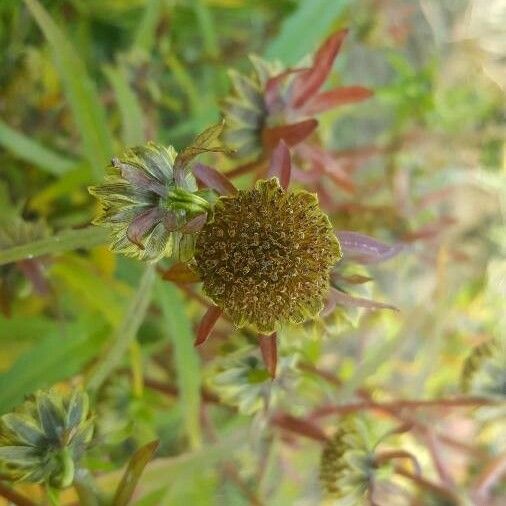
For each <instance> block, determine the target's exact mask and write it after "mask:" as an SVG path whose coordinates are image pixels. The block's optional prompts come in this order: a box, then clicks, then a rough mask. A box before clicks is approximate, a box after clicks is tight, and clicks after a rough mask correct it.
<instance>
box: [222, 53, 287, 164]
mask: <svg viewBox="0 0 506 506" xmlns="http://www.w3.org/2000/svg"><path fill="white" fill-rule="evenodd" d="M250 59H251V63H252V64H253V72H252V74H251V75H250V76H247V75H244V74H239V73H238V72H236V71H230V78H231V81H232V94H231V95H230V96H229V97H227V98H226V99H225V104H224V108H223V113H224V116H225V118H226V124H227V127H226V129H225V133H224V140H225V142H226V143H227V144H228V145H229V146H231V147H232V148H234V151H235V152H236V154H237V155H238V156H239V157H249V156H252V155H258V154H259V153H260V151H261V150H262V141H261V138H262V130H263V129H264V127H265V126H266V124H267V121H268V119H269V111H268V106H267V102H266V98H265V89H266V86H267V82H268V81H269V79H272V78H273V77H274V76H276V75H278V74H280V73H281V72H282V71H283V66H282V65H281V63H278V62H273V63H271V62H269V61H266V60H264V59H262V58H259V57H258V56H251V57H250Z"/></svg>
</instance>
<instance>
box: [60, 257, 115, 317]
mask: <svg viewBox="0 0 506 506" xmlns="http://www.w3.org/2000/svg"><path fill="white" fill-rule="evenodd" d="M51 273H52V275H53V276H55V277H56V278H58V279H59V280H61V281H63V282H64V283H65V285H66V286H67V287H69V288H70V289H71V290H72V291H73V292H74V293H76V294H77V296H78V301H79V302H80V304H82V306H85V307H88V308H89V309H90V310H91V311H95V312H97V313H99V314H102V315H103V317H104V319H105V320H106V321H107V322H108V323H109V324H110V325H111V326H117V325H119V323H120V321H121V318H122V316H123V307H124V304H123V300H122V299H123V298H122V297H120V294H119V293H118V283H116V282H109V283H105V280H104V278H103V277H102V276H100V275H99V274H98V272H97V270H96V269H95V266H94V264H92V263H91V262H89V261H87V260H85V259H84V258H80V257H78V256H76V255H67V256H65V257H63V258H61V259H60V260H59V261H58V262H56V263H55V264H54V265H53V266H52V267H51Z"/></svg>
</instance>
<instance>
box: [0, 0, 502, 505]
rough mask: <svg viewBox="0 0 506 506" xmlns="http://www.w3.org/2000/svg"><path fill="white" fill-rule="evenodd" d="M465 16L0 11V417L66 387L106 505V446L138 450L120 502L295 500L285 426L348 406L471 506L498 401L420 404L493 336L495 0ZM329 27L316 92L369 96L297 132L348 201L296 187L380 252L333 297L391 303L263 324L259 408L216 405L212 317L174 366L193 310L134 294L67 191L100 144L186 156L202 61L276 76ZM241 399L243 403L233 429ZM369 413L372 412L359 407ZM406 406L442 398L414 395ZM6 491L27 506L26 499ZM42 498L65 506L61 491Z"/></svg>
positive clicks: (295, 450) (321, 9)
mask: <svg viewBox="0 0 506 506" xmlns="http://www.w3.org/2000/svg"><path fill="white" fill-rule="evenodd" d="M485 3H486V4H487V5H486V7H484V4H483V2H480V1H478V0H475V1H471V2H468V1H464V0H457V1H450V0H448V1H442V2H432V1H428V0H427V1H426V0H419V1H414V0H413V1H408V0H404V1H403V0H354V1H353V2H352V1H349V0H311V1H310V0H300V1H298V2H297V1H293V0H280V1H276V2H272V1H267V0H255V1H253V0H186V1H185V0H87V1H84V0H38V1H37V0H25V1H23V2H20V1H18V0H3V1H2V2H1V3H0V176H1V177H0V264H4V265H2V266H1V267H0V269H1V271H0V283H1V284H0V308H1V314H0V343H1V353H0V413H2V414H3V413H5V412H8V411H9V410H11V409H12V408H13V407H14V406H16V405H17V404H19V403H20V402H21V401H22V400H23V398H24V396H25V395H28V394H31V393H33V392H35V391H36V390H37V389H40V388H46V387H49V386H51V385H53V384H55V383H57V384H58V385H59V388H61V389H62V390H66V389H68V388H69V386H72V385H80V384H82V383H83V382H84V381H85V380H86V381H88V379H89V378H91V379H89V385H90V389H91V391H92V393H93V394H94V403H93V404H94V409H95V411H96V413H97V415H96V416H97V418H96V420H97V431H96V434H95V442H94V447H92V448H91V450H90V451H89V452H88V455H87V457H86V459H87V460H86V463H87V465H88V467H89V468H90V469H91V470H92V472H93V473H94V474H95V475H96V476H97V477H98V483H99V485H100V487H102V488H103V490H106V491H109V492H110V493H111V494H112V493H113V492H114V490H115V489H116V486H117V485H118V483H119V479H120V476H121V474H120V471H119V470H120V469H121V468H122V466H123V465H125V463H126V462H127V461H128V459H129V458H130V457H131V455H132V453H133V452H134V451H135V450H136V449H138V448H140V447H142V445H144V444H146V443H148V442H150V441H152V440H154V439H159V440H160V444H159V447H158V449H157V453H156V456H157V458H156V459H155V460H153V461H152V463H151V464H148V466H147V468H146V470H145V472H144V474H143V477H142V479H141V484H140V486H139V487H138V490H137V493H136V496H135V499H134V502H133V503H134V504H137V505H139V506H140V505H144V506H147V505H159V504H182V503H183V501H185V502H188V503H192V504H231V505H240V504H269V505H278V504H279V505H291V504H300V505H305V504H308V505H309V504H317V503H318V502H319V501H320V500H321V490H320V485H319V483H318V465H319V455H320V453H321V442H319V441H317V439H318V437H316V438H315V437H311V433H310V432H311V431H310V430H309V429H308V427H307V426H304V424H302V423H300V420H304V421H307V422H308V423H309V422H311V423H314V424H316V425H317V426H318V427H319V428H320V429H321V430H322V431H323V432H324V433H326V434H332V433H333V431H334V429H335V427H336V425H337V423H338V420H339V417H340V415H341V414H342V413H344V412H347V411H364V412H367V415H366V416H367V417H369V419H370V420H372V421H373V422H372V424H373V425H374V426H375V427H376V430H377V432H378V433H379V434H381V433H384V432H386V431H388V430H391V429H392V428H394V427H395V426H396V424H398V423H401V422H403V423H408V424H409V423H410V424H412V425H413V426H414V427H415V429H413V430H411V431H408V432H407V433H403V434H401V435H398V436H395V437H394V440H393V442H392V443H391V444H392V445H393V446H394V447H402V448H405V449H409V450H410V451H412V452H413V453H415V454H416V456H417V458H418V459H419V461H420V463H421V464H422V466H423V472H424V475H425V476H426V477H427V479H430V480H433V481H434V482H439V481H442V482H443V484H445V485H447V486H449V487H450V488H452V489H453V490H456V491H457V494H458V495H459V497H463V498H465V499H461V500H462V501H463V502H462V504H474V503H471V502H469V501H471V500H472V497H473V495H472V494H473V493H475V494H476V493H478V492H479V493H483V487H482V488H481V489H479V486H480V483H481V485H483V482H480V481H479V480H480V479H481V480H484V479H485V478H486V475H484V474H483V473H484V472H485V470H486V469H487V465H492V464H490V463H493V462H504V452H505V451H506V447H505V444H504V443H505V438H504V426H502V429H501V416H504V409H503V408H504V406H503V405H502V411H501V406H496V405H494V406H492V407H491V406H482V405H481V403H480V402H476V403H474V404H473V403H466V402H463V403H462V405H460V404H459V403H458V402H456V403H455V404H454V405H453V404H452V403H451V402H449V403H446V402H444V399H455V398H457V399H458V398H459V396H460V395H461V394H460V375H461V370H462V366H463V363H464V360H465V358H466V357H467V356H468V354H469V352H470V350H471V349H472V348H473V347H474V346H476V345H479V344H480V343H483V342H486V341H488V340H489V339H491V338H496V339H504V333H505V331H506V327H505V325H506V321H505V319H504V318H505V317H504V314H505V309H506V307H505V302H504V297H505V295H506V293H505V286H506V282H505V279H506V278H505V276H506V261H505V260H504V258H505V256H504V255H505V253H506V242H505V234H504V219H505V212H506V211H505V210H506V193H505V192H506V184H505V177H506V164H505V157H504V108H503V105H504V95H503V92H504V86H505V84H506V81H505V70H504V64H503V63H504V51H505V49H506V48H505V43H504V41H505V40H506V39H505V37H504V33H501V29H503V28H504V26H505V25H506V15H505V11H504V5H502V6H501V1H500V0H499V1H497V2H485ZM343 27H348V28H349V29H350V33H349V36H348V38H347V40H346V43H345V45H344V48H343V50H342V52H341V54H340V56H339V58H338V60H337V62H336V64H335V67H334V70H333V73H332V76H331V78H330V83H331V84H332V85H338V84H339V85H349V84H356V83H359V84H361V85H364V86H367V87H369V88H371V89H373V90H374V92H375V95H374V97H373V98H371V99H369V100H367V101H364V102H362V103H360V104H353V105H347V106H344V107H342V108H339V109H336V110H333V111H332V112H329V113H326V114H324V115H322V116H321V117H319V135H320V136H321V138H322V140H323V142H324V144H325V146H326V148H327V150H328V151H329V152H330V153H331V154H332V157H333V158H334V160H336V161H337V163H338V166H339V167H340V168H341V169H342V170H344V171H346V173H347V174H348V175H349V176H350V177H351V179H352V180H353V183H354V189H353V191H351V192H350V191H347V190H346V189H343V188H339V186H336V185H335V184H333V183H332V181H331V178H329V177H328V175H327V176H325V177H323V178H322V181H321V182H320V183H318V185H317V187H315V188H313V191H318V193H319V197H320V201H321V203H322V207H324V208H325V209H326V211H327V212H328V213H329V214H330V216H331V218H332V221H333V223H334V225H335V226H336V228H338V229H344V230H354V231H358V232H363V233H367V234H369V235H372V236H374V237H376V238H377V239H380V240H383V241H384V242H387V243H402V244H403V245H404V250H403V252H402V253H401V254H400V255H398V256H396V257H395V258H393V259H391V260H389V261H388V262H386V263H382V264H380V265H378V266H373V267H367V268H366V267H363V268H361V270H357V269H355V270H353V269H352V271H353V272H352V274H355V275H356V274H360V275H363V276H372V277H373V278H374V281H373V282H372V283H366V284H361V285H357V286H356V287H355V290H356V291H355V293H356V294H358V295H361V296H366V297H372V296H374V297H375V298H376V299H379V300H384V301H387V302H389V303H391V304H395V305H396V306H397V307H398V308H399V309H400V312H399V313H392V312H389V311H384V312H371V311H364V310H359V309H355V310H346V311H336V312H335V314H334V316H332V317H331V318H330V319H326V320H325V321H322V322H317V323H314V324H310V325H306V326H304V327H302V328H300V329H297V330H295V329H288V330H286V332H284V333H283V335H281V336H280V346H281V355H282V357H283V360H284V359H285V358H286V361H287V362H286V368H287V370H289V371H291V373H292V374H294V376H295V378H292V379H293V381H292V379H290V380H286V381H285V379H284V377H282V378H281V377H280V379H279V381H278V380H276V381H277V383H276V384H273V385H271V386H268V388H267V390H268V391H269V392H270V395H271V397H272V398H274V397H275V398H276V404H275V405H274V406H273V407H270V406H265V405H263V404H262V402H263V401H262V399H264V396H265V395H266V394H265V392H263V391H260V390H261V389H257V390H255V391H254V392H252V391H251V389H250V390H248V388H250V386H248V385H246V391H245V392H242V393H241V392H239V393H238V392H237V389H238V388H239V387H240V386H241V383H240V382H241V381H243V379H241V378H242V377H241V376H240V374H239V373H238V376H237V377H235V379H234V380H233V382H232V383H230V384H229V385H228V386H227V384H224V383H223V378H222V380H221V384H220V383H219V381H218V384H219V386H216V384H215V383H213V382H214V381H215V379H216V374H217V372H216V371H217V370H231V368H232V365H231V364H235V363H236V362H234V360H236V357H235V355H234V353H243V352H244V349H245V347H247V346H250V345H252V344H254V341H253V340H252V338H251V337H250V336H248V335H245V334H244V333H241V332H237V331H234V329H233V328H232V327H231V326H230V325H228V324H227V323H226V322H222V323H220V324H219V325H218V327H217V329H216V331H215V335H214V336H213V338H212V339H211V340H210V341H209V342H208V343H206V345H205V346H204V347H203V348H202V349H199V350H196V349H195V348H194V347H193V336H194V332H195V328H196V325H197V323H198V321H199V319H200V317H201V316H202V314H203V312H204V307H203V306H202V304H201V303H200V301H199V298H198V296H196V295H195V292H194V291H193V289H191V288H188V287H187V286H176V285H175V284H170V283H167V282H162V281H160V280H159V279H156V280H155V279H154V278H155V276H154V274H153V271H151V270H149V269H147V270H143V269H144V267H143V266H142V265H140V263H139V262H137V261H135V260H132V259H127V258H124V257H119V256H116V255H114V254H113V253H111V252H110V251H109V250H108V249H107V247H106V246H105V245H104V243H105V235H104V233H103V232H102V231H101V230H100V229H88V228H86V229H84V230H81V229H82V228H83V227H85V226H86V225H87V224H89V223H90V221H91V220H92V218H93V216H94V215H95V213H96V205H95V202H94V201H93V199H92V197H91V196H90V195H89V194H88V192H87V187H88V186H89V185H90V184H94V183H97V182H99V181H100V180H101V178H102V176H103V173H104V168H105V166H106V165H107V163H108V161H109V159H110V157H111V156H113V155H114V154H116V153H118V152H119V151H121V149H122V148H123V147H125V146H131V145H135V144H142V143H144V142H145V141H147V140H151V139H152V140H156V141H157V142H160V143H162V144H167V145H169V144H172V145H174V146H175V147H176V148H177V149H179V148H181V147H183V146H186V145H188V144H189V142H190V141H191V140H192V139H193V137H194V136H195V134H197V133H198V132H199V131H201V130H202V129H203V128H205V127H207V126H208V125H209V124H211V123H213V122H215V121H216V120H217V119H218V117H219V109H220V101H221V100H222V99H223V98H224V96H225V95H226V94H227V92H228V89H229V78H228V76H227V69H229V68H235V69H237V70H239V71H248V69H249V67H248V65H249V64H248V60H247V55H248V54H250V53H257V54H259V55H262V56H265V57H267V58H269V59H279V60H281V61H282V62H283V63H284V64H286V65H291V64H296V63H297V62H299V61H300V60H301V59H302V58H303V57H304V56H305V55H307V54H310V53H312V52H313V51H314V50H315V49H316V48H317V47H318V45H319V44H320V43H321V41H322V40H323V38H324V37H325V36H326V35H327V34H329V33H330V32H331V31H333V30H335V29H338V28H343ZM211 159H212V160H213V161H214V164H215V165H216V166H219V168H220V169H221V170H222V171H223V172H227V171H229V170H232V169H233V167H234V163H233V162H232V161H231V160H230V159H227V158H226V157H224V156H221V155H216V156H214V155H213V156H211ZM235 183H236V184H237V186H239V187H244V188H246V187H248V186H249V185H250V184H251V176H250V175H244V176H241V177H240V178H238V179H236V180H235ZM39 255H43V256H42V257H40V256H39ZM34 257H37V259H42V260H40V261H39V260H38V261H37V262H30V260H32V259H33V258H34ZM111 346H112V347H111ZM122 346H123V347H125V350H122V349H121V347H122ZM118 349H119V351H118ZM111 350H116V352H117V353H116V354H114V352H113V351H111ZM126 350H128V351H127V353H126V354H122V353H121V351H126ZM294 357H296V358H297V364H298V365H297V368H296V370H295V369H294V368H295V367H296V366H295V365H294V364H292V363H290V360H292V361H293V360H294ZM104 364H105V365H104ZM114 366H118V367H117V369H116V371H115V372H114V373H113V374H111V375H110V374H109V373H110V372H111V370H112V369H113V368H115V367H114ZM104 368H105V369H104ZM294 371H296V372H294ZM280 376H282V375H281V374H280ZM213 378H214V379H213ZM234 382H235V383H234ZM243 386H244V385H243ZM278 386H279V387H281V388H279V392H277V391H276V389H277V388H278ZM226 388H229V391H227V390H226ZM213 389H214V390H213ZM364 392H367V395H368V396H369V397H368V398H367V399H368V400H367V399H366V400H364V397H363V393H364ZM479 393H480V392H475V394H476V395H477V396H478V397H479ZM247 395H250V396H253V397H254V400H255V402H257V401H258V402H257V404H255V403H253V405H254V406H256V407H255V408H254V409H253V408H252V409H246V410H245V411H246V413H244V414H243V413H240V412H238V411H237V406H238V405H239V406H240V405H241V402H243V401H244V396H247ZM238 396H239V397H238ZM241 396H243V397H241ZM480 398H481V397H480ZM371 399H372V400H373V401H374V402H377V403H384V404H388V405H392V406H393V407H394V411H395V413H394V415H395V416H391V414H390V415H389V414H388V412H387V411H385V410H384V409H383V410H381V409H377V410H374V409H370V406H369V407H367V406H362V407H361V406H360V403H367V402H371ZM407 399H409V400H413V401H414V402H415V404H413V405H407V408H408V409H407V410H406V405H402V401H403V400H407ZM431 399H443V402H440V403H438V402H435V403H434V404H432V405H431V404H430V403H429V404H428V405H424V404H423V401H427V400H431ZM417 400H421V401H422V405H421V406H419V405H417V404H416V401H417ZM389 403H390V404H389ZM396 403H401V404H396ZM249 407H250V408H251V403H250V404H249ZM271 408H272V411H269V410H270V409H271ZM258 409H259V410H260V413H263V414H264V415H265V413H266V412H267V413H269V416H260V415H259V414H258ZM243 411H244V410H243ZM252 413H253V414H252ZM255 413H256V414H255ZM289 417H292V418H293V417H295V418H296V419H297V420H298V421H299V423H298V424H295V425H293V424H292V425H290V423H289V422H287V420H291V418H289ZM292 421H293V420H292ZM311 427H313V426H311ZM501 430H502V434H501ZM501 435H502V437H501ZM396 438H397V439H396ZM315 439H316V441H315ZM449 441H450V442H449ZM104 448H105V450H104ZM501 458H502V460H501ZM487 463H489V464H487ZM473 487H474V488H473ZM19 490H21V491H22V492H23V493H25V494H26V495H29V496H31V497H32V498H36V497H38V495H39V494H40V497H41V498H42V493H43V492H42V491H41V489H39V488H37V487H35V486H33V487H31V486H20V487H19ZM420 490H421V491H422V492H423V493H424V494H425V493H426V491H425V489H424V488H423V487H422V488H419V487H418V485H417V484H416V482H415V484H413V483H412V482H411V481H410V480H408V479H406V478H405V477H404V478H403V477H402V476H399V475H394V476H393V477H391V478H390V479H389V481H388V485H386V486H385V487H384V489H383V490H381V491H380V492H379V494H380V495H379V497H380V498H381V499H380V500H379V504H392V505H396V504H399V505H404V504H406V505H407V504H443V503H442V502H436V501H437V500H439V501H441V499H437V494H436V495H435V496H434V497H435V498H434V499H433V500H434V502H433V503H432V502H431V503H429V502H428V501H429V499H428V495H424V496H423V497H422V498H419V497H418V494H421V493H422V492H421V491H420ZM477 490H478V492H477ZM486 492H487V494H486V496H487V499H486V500H487V501H488V502H487V503H486V504H500V503H501V493H504V487H503V488H502V489H501V487H500V486H496V484H495V482H494V486H493V487H491V488H490V490H488V489H487V490H486ZM503 497H504V496H503ZM1 500H2V499H0V501H1ZM41 500H42V499H41ZM60 500H61V501H62V504H72V501H75V497H74V496H73V492H72V490H69V491H67V492H65V493H64V494H63V495H62V496H61V497H60ZM431 500H432V499H431ZM416 501H418V502H416ZM465 501H468V502H465ZM6 504H7V503H6ZM459 504H460V503H459ZM476 504H478V502H477V503H476ZM479 504H485V503H479Z"/></svg>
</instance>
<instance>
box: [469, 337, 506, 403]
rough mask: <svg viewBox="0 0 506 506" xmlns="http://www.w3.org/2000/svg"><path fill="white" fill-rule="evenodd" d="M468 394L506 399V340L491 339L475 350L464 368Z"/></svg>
mask: <svg viewBox="0 0 506 506" xmlns="http://www.w3.org/2000/svg"><path fill="white" fill-rule="evenodd" d="M461 385H462V389H463V390H464V391H465V392H466V393H470V394H473V395H479V396H484V397H490V398H496V399H506V340H505V339H491V340H490V341H486V342H485V343H483V344H480V345H479V346H477V347H476V348H474V349H473V350H472V351H471V353H470V354H469V356H468V357H467V359H466V361H465V362H464V366H463V368H462V375H461Z"/></svg>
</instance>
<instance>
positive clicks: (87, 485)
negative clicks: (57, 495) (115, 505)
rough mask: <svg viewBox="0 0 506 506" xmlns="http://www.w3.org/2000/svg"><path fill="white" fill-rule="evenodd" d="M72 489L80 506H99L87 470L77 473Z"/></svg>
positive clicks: (96, 494)
mask: <svg viewBox="0 0 506 506" xmlns="http://www.w3.org/2000/svg"><path fill="white" fill-rule="evenodd" d="M74 489H75V491H76V494H77V497H78V498H79V504H81V506H99V504H100V502H99V500H98V491H97V487H96V485H95V483H94V481H93V477H92V476H91V474H90V473H89V472H88V470H87V469H79V470H78V471H77V473H76V476H75V480H74Z"/></svg>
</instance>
